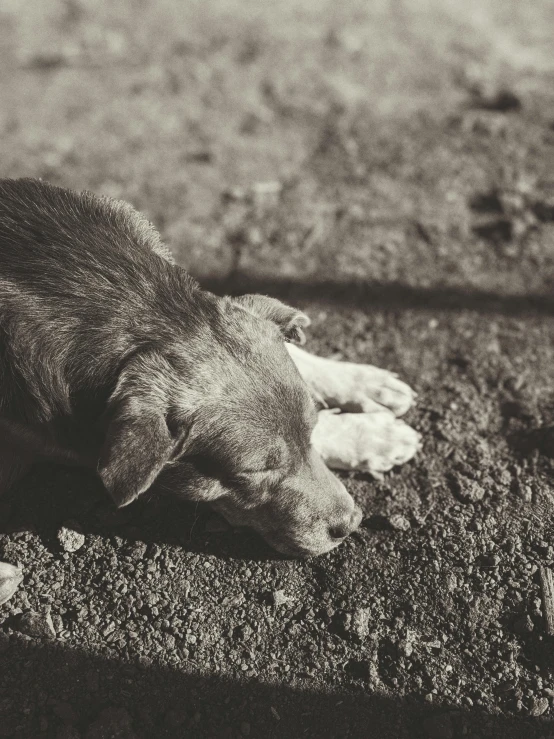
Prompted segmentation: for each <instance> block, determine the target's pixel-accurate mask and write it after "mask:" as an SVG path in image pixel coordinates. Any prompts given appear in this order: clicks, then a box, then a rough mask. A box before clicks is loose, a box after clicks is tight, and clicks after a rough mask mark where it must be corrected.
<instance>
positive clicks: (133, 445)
mask: <svg viewBox="0 0 554 739" xmlns="http://www.w3.org/2000/svg"><path fill="white" fill-rule="evenodd" d="M140 364H142V370H143V371H144V369H145V366H146V365H147V364H148V362H146V363H144V362H140ZM149 369H150V371H151V370H152V367H150V368H149ZM143 371H142V372H141V371H140V368H139V371H138V372H137V368H136V367H133V368H130V369H128V370H123V372H122V374H121V377H120V379H119V382H118V384H117V387H116V389H115V391H114V393H113V395H112V397H111V398H110V401H109V403H108V413H109V415H110V420H109V425H108V428H107V432H106V437H105V439H104V445H103V447H102V450H101V452H100V459H99V461H98V473H99V475H100V477H101V479H102V482H103V483H104V485H105V487H106V489H107V490H108V492H109V493H110V495H111V496H112V498H113V500H114V502H115V504H116V505H117V506H118V508H120V507H122V506H125V505H128V504H129V503H131V502H132V501H133V500H135V498H137V497H138V496H139V495H141V493H144V492H145V490H147V489H148V488H149V487H150V486H151V485H152V483H153V482H154V480H155V479H156V477H157V476H158V474H159V473H160V471H161V469H162V467H163V466H164V465H165V464H166V462H168V461H169V460H170V459H171V458H172V456H173V453H174V450H175V448H176V447H177V445H178V443H179V442H177V441H176V439H174V438H173V437H172V435H171V433H170V431H169V428H168V426H167V423H166V412H167V402H166V400H165V397H164V393H163V382H160V381H159V379H160V377H159V376H158V377H156V376H152V374H150V373H146V374H144V373H143ZM137 375H138V376H137ZM144 377H146V378H148V383H146V382H145V381H144V379H143V378H144Z"/></svg>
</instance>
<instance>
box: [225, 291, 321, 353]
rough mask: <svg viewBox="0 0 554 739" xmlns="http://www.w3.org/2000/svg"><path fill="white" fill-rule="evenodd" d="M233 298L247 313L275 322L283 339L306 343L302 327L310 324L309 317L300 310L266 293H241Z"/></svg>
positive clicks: (295, 342) (293, 342)
mask: <svg viewBox="0 0 554 739" xmlns="http://www.w3.org/2000/svg"><path fill="white" fill-rule="evenodd" d="M234 300H235V302H236V303H238V304H239V305H240V306H241V307H242V308H244V309H245V310H247V311H248V312H249V313H253V314H254V315H255V316H258V318H264V319H265V320H267V321H272V322H273V323H275V324H277V326H278V327H279V328H280V329H281V333H282V334H283V337H284V339H285V341H289V342H291V343H292V344H305V343H306V337H305V335H304V331H303V330H302V329H304V328H306V326H309V325H310V319H309V318H308V316H307V315H306V314H305V313H302V311H299V310H297V309H296V308H291V306H290V305H285V303H281V301H280V300H277V299H276V298H269V297H267V296H266V295H252V294H250V295H241V296H240V297H238V298H234Z"/></svg>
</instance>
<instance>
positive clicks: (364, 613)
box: [350, 608, 369, 639]
mask: <svg viewBox="0 0 554 739" xmlns="http://www.w3.org/2000/svg"><path fill="white" fill-rule="evenodd" d="M350 631H352V632H353V633H354V634H355V635H356V636H357V637H358V639H365V638H366V637H367V636H368V634H369V608H356V609H355V610H354V611H353V612H352V618H351V621H350Z"/></svg>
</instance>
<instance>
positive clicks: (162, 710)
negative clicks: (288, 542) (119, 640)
mask: <svg viewBox="0 0 554 739" xmlns="http://www.w3.org/2000/svg"><path fill="white" fill-rule="evenodd" d="M0 654H1V657H0V661H1V662H2V677H1V678H0V684H1V685H2V697H1V701H0V736H25V737H30V736H33V737H39V736H40V737H52V738H53V739H54V738H56V737H70V736H71V737H79V736H84V737H86V738H87V739H93V738H94V739H98V738H99V737H120V738H121V739H131V738H132V737H159V738H160V739H161V738H162V737H185V736H191V737H210V739H216V738H217V737H241V736H251V737H268V738H269V737H298V736H306V737H318V738H319V737H337V738H338V737H341V738H342V737H376V738H377V737H378V738H379V739H381V738H382V739H388V738H390V739H392V738H393V737H394V739H403V738H406V739H407V738H408V737H419V736H434V737H454V736H462V735H464V736H475V734H473V732H474V731H476V732H478V733H477V736H479V737H486V736H489V735H494V736H503V737H505V738H506V739H510V738H515V737H522V738H523V737H526V738H528V739H532V737H535V736H537V737H538V736H541V734H542V732H541V723H540V722H539V723H538V724H537V721H536V720H535V722H533V723H531V722H529V721H525V720H518V719H514V718H510V719H509V718H506V717H502V716H487V715H485V714H483V713H480V712H479V711H478V710H472V711H466V710H464V711H461V710H460V711H444V710H441V711H440V712H437V711H436V710H433V708H432V707H431V706H429V707H422V706H421V704H419V705H418V704H417V703H416V702H415V701H412V700H410V698H407V699H404V700H401V699H398V698H396V699H394V700H392V699H389V698H388V697H386V696H385V695H381V694H379V693H377V692H364V691H361V690H360V691H359V692H358V693H357V694H352V693H350V694H341V693H333V694H331V693H328V692H326V691H325V690H324V689H322V687H321V686H319V687H318V688H316V689H314V690H306V689H304V690H297V689H295V688H294V687H292V686H287V685H283V684H281V685H277V684H275V685H264V684H261V683H259V682H257V681H256V680H255V679H254V680H244V681H240V682H239V681H231V680H228V679H226V678H224V677H219V676H214V675H201V674H199V673H197V672H196V671H195V665H194V663H191V664H188V665H187V666H186V671H185V670H183V665H180V666H179V668H180V669H179V670H177V669H169V668H161V667H158V666H156V665H155V664H152V663H150V664H148V662H147V661H146V660H144V664H141V663H140V662H135V663H127V664H125V663H121V662H119V661H116V660H111V659H107V658H105V657H102V658H100V657H96V656H94V655H89V654H86V653H85V652H82V651H77V650H69V649H67V648H65V647H64V645H63V644H61V643H43V644H41V645H36V644H31V643H28V642H27V643H26V642H24V641H22V640H21V639H20V638H19V637H17V636H12V637H10V638H9V639H8V637H6V636H5V635H4V634H2V633H0ZM37 685H41V686H42V688H41V689H40V690H38V691H37V688H36V686H37ZM53 685H55V688H52V689H49V687H48V686H53ZM543 729H544V726H543Z"/></svg>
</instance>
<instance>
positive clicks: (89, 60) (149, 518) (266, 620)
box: [0, 0, 554, 739]
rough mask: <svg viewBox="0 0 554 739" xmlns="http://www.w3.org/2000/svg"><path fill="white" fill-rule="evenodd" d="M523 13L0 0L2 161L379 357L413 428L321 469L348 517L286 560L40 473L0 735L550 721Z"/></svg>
mask: <svg viewBox="0 0 554 739" xmlns="http://www.w3.org/2000/svg"><path fill="white" fill-rule="evenodd" d="M552 28H554V6H553V5H552V3H551V2H549V0H542V1H539V0H537V1H536V2H534V3H518V2H515V0H510V1H506V0H504V1H503V2H501V1H500V0H498V1H496V0H495V1H492V0H491V1H490V2H488V3H482V2H477V0H470V1H468V2H466V3H463V4H461V3H457V2H454V1H452V2H451V1H450V0H444V1H443V2H440V1H439V0H426V1H425V2H421V0H404V1H402V0H396V1H394V2H393V0H390V1H389V2H386V1H385V0H376V1H375V2H372V3H367V2H362V1H360V2H357V1H356V0H347V2H343V3H341V4H340V6H339V5H337V4H336V3H331V2H315V1H314V0H311V1H309V0H296V2H288V0H286V1H285V2H281V3H277V4H271V3H260V2H254V1H253V0H242V1H241V2H236V0H228V1H224V0H211V1H206V0H204V2H193V1H192V0H189V1H188V2H182V1H180V0H158V1H157V2H156V3H148V2H146V0H123V1H121V2H118V3H110V2H107V0H104V1H102V0H91V1H90V2H87V3H85V2H84V1H79V0H65V1H64V2H61V1H60V2H56V1H52V2H49V3H45V2H43V0H27V2H25V3H20V2H18V0H4V2H3V3H2V5H0V100H1V101H2V105H1V107H0V132H1V135H0V174H1V176H23V175H30V176H40V177H44V178H46V179H49V180H50V181H52V182H55V183H58V184H62V185H65V186H71V187H75V188H79V189H84V188H88V189H92V190H95V191H99V192H104V193H106V194H110V195H115V196H118V197H124V198H126V199H128V200H129V201H131V202H132V203H133V204H134V205H136V206H137V207H139V208H140V209H143V210H144V211H145V212H146V213H147V214H148V215H149V216H150V218H151V219H152V220H153V221H154V222H155V223H156V224H157V225H158V226H159V228H160V229H161V231H162V232H163V234H164V237H165V238H166V240H167V242H168V243H169V244H170V245H171V246H172V248H173V249H174V251H175V253H176V254H177V255H178V258H179V260H180V261H181V263H182V264H184V265H186V266H187V267H188V268H189V269H191V271H193V272H194V273H195V274H196V275H198V276H199V277H200V278H201V279H202V280H203V281H204V283H205V284H206V285H207V286H209V287H211V288H213V289H215V290H220V291H241V290H248V291H255V290H258V291H262V292H268V293H270V294H272V295H275V296H277V297H281V298H283V299H287V300H289V301H291V302H294V303H295V304H297V305H298V306H300V307H302V308H304V309H305V310H306V311H307V312H309V313H310V315H311V316H312V318H313V327H312V330H311V333H310V340H309V344H308V347H309V348H310V349H311V350H312V351H314V352H318V353H321V354H324V355H329V356H330V355H333V356H340V357H342V358H345V359H349V360H353V361H359V362H371V363H373V364H377V365H381V366H384V367H387V368H389V369H392V370H395V371H396V372H398V373H399V374H400V375H401V376H402V378H403V379H405V380H407V381H408V382H410V383H411V384H412V385H413V386H414V388H415V389H416V390H417V391H418V393H419V403H418V406H417V408H416V409H415V410H413V411H411V412H410V415H409V417H408V419H407V420H408V421H409V422H410V423H411V424H412V425H414V426H415V427H416V428H418V429H419V430H420V431H421V432H422V433H423V434H424V449H423V451H422V453H421V454H420V455H419V456H418V458H417V459H416V460H415V461H414V462H413V463H410V464H408V465H406V466H405V467H403V468H401V469H399V470H397V471H394V473H391V474H389V475H387V476H386V479H385V481H384V482H383V483H376V482H374V481H372V480H371V479H369V478H368V477H366V476H363V475H355V474H352V475H346V476H344V479H345V483H346V485H347V486H348V488H349V489H350V490H351V491H352V494H353V495H355V496H356V498H357V500H358V501H359V503H360V505H361V506H362V507H363V509H364V512H365V519H364V524H363V526H362V528H361V530H360V531H359V532H358V533H357V534H356V535H354V536H352V537H351V538H350V539H349V540H348V542H347V543H346V544H345V545H343V546H342V547H341V548H339V549H338V550H337V551H335V552H333V553H331V554H329V555H326V556H324V557H321V558H319V559H314V560H308V561H288V560H283V559H279V558H277V557H275V556H274V555H273V554H272V553H271V552H270V551H269V550H268V548H267V547H266V546H265V545H264V544H263V543H262V542H261V541H260V540H259V539H258V538H257V537H255V536H254V535H253V534H250V533H245V532H244V531H235V530H232V529H230V528H229V527H228V526H227V525H226V524H225V522H224V521H222V520H221V519H220V518H218V517H216V516H215V515H214V514H211V513H210V511H209V510H204V509H197V508H194V507H191V506H177V504H175V503H174V502H172V501H168V500H160V499H155V498H154V499H152V500H144V501H140V502H138V503H136V504H135V505H133V506H132V507H130V508H129V509H125V510H124V511H121V512H114V510H113V509H112V507H111V506H110V503H109V501H108V500H107V497H106V495H105V494H104V493H103V491H102V490H101V489H100V487H99V485H98V483H97V482H96V481H95V480H93V479H91V478H90V477H88V476H86V475H85V474H82V473H79V472H75V471H68V470H63V469H60V468H44V469H40V470H37V471H36V472H35V473H34V474H32V475H31V476H30V477H29V478H28V479H26V480H25V481H23V483H22V484H21V485H20V486H19V488H18V489H17V490H14V491H13V492H12V494H10V495H9V496H8V497H7V499H6V500H3V501H2V503H1V504H0V506H1V507H0V558H1V559H4V560H7V561H10V562H12V563H14V564H15V563H18V562H19V563H20V564H21V565H23V567H24V568H25V580H24V582H23V584H22V586H21V588H20V590H19V591H18V593H17V595H16V596H15V597H14V598H13V599H12V600H11V601H10V602H9V603H8V604H6V605H4V606H2V607H0V736H6V737H43V736H44V737H52V738H54V739H78V738H79V737H83V738H84V739H99V738H100V737H102V738H105V737H114V738H115V737H121V738H125V739H131V737H185V736H186V737H189V736H190V737H197V736H198V737H208V738H211V737H220V736H221V737H243V736H250V737H260V738H264V739H265V737H287V738H288V739H290V738H296V737H314V738H317V739H319V738H320V737H324V736H325V737H337V738H338V737H341V738H342V737H372V738H373V737H376V738H378V739H401V738H404V737H406V738H407V737H421V739H454V738H457V737H467V738H468V739H471V738H473V739H475V738H476V737H480V738H482V739H485V738H486V737H487V738H488V737H498V738H500V737H502V738H504V737H507V738H509V737H522V738H523V737H525V738H526V739H527V738H529V739H533V738H536V739H538V738H539V737H551V736H554V727H552V723H551V722H552V716H553V711H554V709H553V705H554V637H553V636H551V635H549V634H548V632H547V628H546V613H545V601H544V594H543V588H542V586H541V570H543V571H544V568H550V567H554V543H553V539H552V529H553V523H552V512H553V501H552V496H553V492H554V476H553V473H554V462H553V459H554V390H553V380H552V364H553V360H554V343H553V338H554V326H553V319H552V316H553V313H554V246H553V244H554V189H553V188H554V174H553V173H554V92H553V91H554V84H553V83H554V53H553V49H552ZM63 525H66V526H68V527H69V528H71V527H73V528H76V529H77V530H78V531H80V532H81V533H82V534H83V537H82V538H79V537H77V539H76V541H77V543H81V544H82V546H80V548H79V549H77V550H76V551H67V550H66V549H65V548H64V547H68V546H70V545H69V544H68V543H67V539H66V538H64V535H63V532H62V533H61V534H60V531H61V527H62V526H63ZM70 548H73V547H71V546H70Z"/></svg>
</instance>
